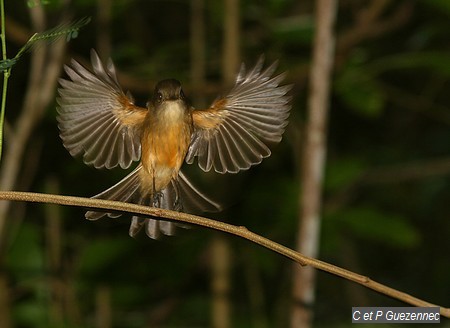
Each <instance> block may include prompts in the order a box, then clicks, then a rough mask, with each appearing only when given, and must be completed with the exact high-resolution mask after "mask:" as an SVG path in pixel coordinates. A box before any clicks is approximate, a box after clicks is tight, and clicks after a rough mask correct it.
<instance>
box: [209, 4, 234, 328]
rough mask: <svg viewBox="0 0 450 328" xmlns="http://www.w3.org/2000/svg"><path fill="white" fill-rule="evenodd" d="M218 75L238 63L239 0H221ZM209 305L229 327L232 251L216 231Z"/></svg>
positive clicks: (229, 76) (226, 78)
mask: <svg viewBox="0 0 450 328" xmlns="http://www.w3.org/2000/svg"><path fill="white" fill-rule="evenodd" d="M223 33H224V35H223V37H224V39H223V57H222V76H223V82H224V84H225V85H229V84H232V82H233V80H234V78H235V74H236V72H237V70H238V67H239V39H240V38H239V0H224V28H223ZM211 256H212V268H211V270H212V282H211V284H212V290H213V297H214V298H213V304H212V305H213V309H212V326H213V327H215V328H227V327H231V326H232V323H231V321H232V320H231V304H230V286H231V283H230V280H231V277H230V276H231V274H230V272H231V267H232V252H231V247H230V244H229V242H228V240H227V239H226V238H225V237H224V236H222V235H219V234H216V235H215V236H214V239H213V241H212V245H211Z"/></svg>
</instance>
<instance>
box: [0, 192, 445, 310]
mask: <svg viewBox="0 0 450 328" xmlns="http://www.w3.org/2000/svg"><path fill="white" fill-rule="evenodd" d="M0 200H13V201H24V202H34V203H47V204H58V205H67V206H78V207H84V208H88V209H94V210H108V211H113V212H123V213H129V214H133V215H141V216H151V217H153V218H160V219H164V220H171V221H177V222H181V223H189V224H193V225H198V226H202V227H206V228H210V229H214V230H218V231H222V232H226V233H229V234H231V235H234V236H238V237H241V238H243V239H247V240H249V241H251V242H253V243H255V244H258V245H261V246H263V247H264V248H267V249H269V250H272V251H274V252H275V253H278V254H280V255H282V256H284V257H287V258H289V259H291V260H293V261H295V262H297V263H298V264H300V265H302V266H311V267H313V268H315V269H318V270H321V271H325V272H328V273H331V274H333V275H336V276H339V277H342V278H344V279H347V280H350V281H353V282H355V283H357V284H360V285H362V286H364V287H367V288H369V289H372V290H374V291H377V292H379V293H380V294H384V295H386V296H389V297H391V298H394V299H397V300H399V301H402V302H405V303H407V304H410V305H413V306H422V307H430V306H439V305H435V304H432V303H429V302H426V301H424V300H421V299H419V298H416V297H414V296H411V295H409V294H406V293H404V292H401V291H398V290H396V289H394V288H391V287H388V286H385V285H383V284H380V283H378V282H376V281H374V280H372V279H370V278H369V277H367V276H363V275H360V274H357V273H354V272H352V271H349V270H346V269H343V268H340V267H338V266H335V265H333V264H330V263H327V262H323V261H320V260H317V259H314V258H311V257H307V256H305V255H303V254H301V253H298V252H296V251H294V250H292V249H290V248H288V247H285V246H283V245H280V244H278V243H276V242H273V241H271V240H269V239H267V238H264V237H262V236H260V235H257V234H255V233H253V232H251V231H249V230H247V229H246V228H245V227H243V226H234V225H231V224H227V223H223V222H220V221H215V220H211V219H207V218H203V217H200V216H196V215H192V214H186V213H181V212H175V211H170V210H164V209H160V208H154V207H146V206H141V205H136V204H130V203H122V202H117V201H111V200H103V199H92V198H82V197H73V196H60V195H50V194H39V193H31V192H17V191H0ZM440 314H441V315H442V316H444V317H446V318H450V308H444V307H440Z"/></svg>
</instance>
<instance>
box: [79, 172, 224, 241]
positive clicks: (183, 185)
mask: <svg viewBox="0 0 450 328" xmlns="http://www.w3.org/2000/svg"><path fill="white" fill-rule="evenodd" d="M141 169H142V166H141V165H139V166H137V167H136V168H135V169H134V170H133V171H132V172H131V173H130V174H128V175H127V176H126V177H125V178H123V179H122V180H121V181H119V182H118V183H117V184H115V185H114V186H112V187H110V188H109V189H107V190H105V191H103V192H102V193H100V194H98V195H95V196H94V197H92V198H97V199H109V200H117V201H122V202H127V203H135V204H140V205H146V206H155V205H156V204H157V206H158V207H160V208H164V209H169V210H175V211H183V212H187V213H201V212H217V211H220V209H221V207H220V205H219V204H217V203H216V202H214V201H213V200H211V199H209V198H208V197H207V196H206V195H204V194H203V193H202V192H201V191H199V190H198V189H197V188H196V187H194V186H193V185H192V183H191V182H189V180H188V179H187V177H186V176H185V175H184V174H183V173H182V172H181V171H179V172H178V178H177V179H172V180H171V181H170V183H169V184H168V185H167V187H166V188H164V189H163V190H161V192H160V193H159V194H158V195H156V196H152V195H142V192H141V188H140V179H139V172H140V170H141ZM154 197H158V200H157V201H155V199H154ZM105 215H107V216H108V217H111V218H117V217H119V216H121V215H122V213H117V212H116V213H106V212H96V211H88V212H86V215H85V216H86V219H88V220H98V219H100V218H101V217H103V216H105ZM143 227H144V228H145V233H146V234H147V236H149V237H150V238H153V239H157V238H159V237H160V236H161V234H164V235H169V236H170V235H174V234H175V223H173V222H169V221H164V220H154V219H150V218H144V217H139V216H133V217H132V218H131V225H130V231H129V233H130V236H132V237H134V236H136V235H137V234H138V232H139V231H140V230H141V229H142V228H143Z"/></svg>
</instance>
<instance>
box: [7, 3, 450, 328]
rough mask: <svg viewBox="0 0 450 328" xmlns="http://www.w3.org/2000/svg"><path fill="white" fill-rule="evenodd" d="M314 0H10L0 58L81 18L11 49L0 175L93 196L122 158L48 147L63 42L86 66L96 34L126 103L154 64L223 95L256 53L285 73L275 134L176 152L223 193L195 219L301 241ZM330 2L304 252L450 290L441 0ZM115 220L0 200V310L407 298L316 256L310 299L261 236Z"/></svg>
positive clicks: (261, 317) (190, 89)
mask: <svg viewBox="0 0 450 328" xmlns="http://www.w3.org/2000/svg"><path fill="white" fill-rule="evenodd" d="M315 5H316V2H315V1H312V0H305V1H298V0H268V1H259V0H224V1H204V0H192V1H188V0H178V1H177V0H174V1H162V0H153V1H148V0H127V1H125V0H73V1H71V0H46V1H39V0H29V1H25V0H23V1H6V4H5V12H6V14H5V15H6V21H5V22H6V24H5V25H6V36H7V52H8V57H9V58H12V57H13V56H14V55H15V54H16V53H17V51H18V50H19V48H20V47H21V46H22V45H23V44H25V42H26V41H27V39H28V38H29V37H30V36H31V35H32V34H33V33H34V32H39V31H43V30H46V29H49V28H52V27H54V26H57V25H60V24H63V23H64V22H66V23H67V22H69V21H75V20H78V19H80V18H82V17H85V16H89V17H91V18H92V21H91V23H90V24H89V25H87V26H86V27H84V28H83V29H81V30H80V31H79V33H78V37H77V38H75V39H73V40H71V41H70V42H65V41H64V40H63V41H62V42H54V43H51V44H47V45H43V46H41V47H36V48H35V49H34V50H33V51H32V52H31V53H30V54H27V55H25V56H23V57H22V58H21V60H20V61H19V62H17V63H16V64H15V65H14V67H13V69H12V71H11V76H10V78H9V85H8V96H7V105H6V122H5V126H4V132H5V138H4V150H3V156H2V161H1V164H0V165H1V170H0V187H1V189H2V190H22V191H35V192H44V193H56V194H62V195H76V196H86V197H90V196H92V195H95V194H97V193H99V192H100V191H103V190H104V189H106V188H108V187H109V186H111V185H113V184H114V183H116V182H117V181H119V180H120V179H121V178H122V177H124V176H125V175H126V173H127V172H124V171H122V170H120V169H115V170H111V171H108V170H95V169H94V168H91V167H88V166H86V165H84V163H83V162H82V160H81V159H80V158H77V159H74V158H72V157H71V156H70V154H69V153H68V152H67V151H66V150H65V149H64V147H63V145H62V142H61V140H60V138H59V136H58V128H57V124H56V119H55V117H56V109H55V106H56V89H57V79H58V78H59V77H61V76H64V73H63V70H62V67H63V65H64V63H68V62H69V60H70V58H75V59H77V60H78V61H80V62H81V63H83V64H85V65H89V52H90V49H91V48H95V49H96V50H97V51H98V52H99V53H100V55H101V57H102V58H104V59H105V58H108V57H111V58H112V59H113V60H114V63H115V65H116V68H117V70H118V75H119V80H120V82H121V84H122V86H123V88H124V89H125V90H129V91H130V92H131V93H132V94H133V95H134V96H135V98H136V103H137V104H139V105H141V106H144V105H145V102H146V101H147V100H148V99H149V97H150V96H151V92H152V90H153V87H154V85H155V84H156V82H157V81H158V80H161V79H164V78H169V77H174V78H177V79H179V80H180V81H181V82H182V84H183V85H184V90H185V93H186V94H187V95H188V96H189V97H190V98H191V100H192V104H193V105H194V106H195V107H197V108H204V107H205V106H207V105H208V104H210V103H211V102H212V101H213V100H214V99H215V98H216V96H217V95H220V94H222V95H223V94H226V93H227V91H228V90H229V89H230V85H232V83H233V78H234V76H235V74H236V72H237V71H238V65H239V64H240V63H241V62H245V63H246V64H247V66H248V67H251V66H252V65H254V63H256V61H257V59H258V58H259V56H260V55H261V54H264V55H265V58H266V60H267V62H272V61H274V60H279V69H278V72H280V73H281V72H283V71H287V77H286V81H287V82H286V83H290V84H293V89H292V92H291V94H292V96H293V100H292V112H291V117H290V123H289V126H288V127H287V129H286V132H285V135H284V139H283V140H282V142H281V143H280V144H279V145H277V146H276V147H274V148H273V153H272V156H271V157H270V158H268V159H266V160H264V161H263V162H262V164H260V165H259V166H256V167H253V168H252V169H251V170H249V171H248V172H245V173H242V174H239V175H235V176H229V175H228V176H225V177H223V176H219V177H218V174H214V173H210V174H204V173H203V172H201V170H200V169H199V168H198V167H197V166H196V165H191V166H190V167H189V168H187V169H188V170H189V172H190V175H191V176H193V177H194V179H196V182H197V184H200V185H201V186H202V189H203V190H204V191H206V192H207V193H208V194H209V195H211V197H213V198H214V199H217V200H219V201H220V202H222V203H223V204H225V205H226V207H227V208H226V210H225V211H224V212H222V213H218V214H206V215H205V216H208V217H212V218H215V219H218V220H223V221H225V222H228V223H231V224H236V225H243V226H246V227H247V228H248V229H249V230H251V231H253V232H256V233H258V234H261V235H263V236H265V237H267V238H269V239H272V240H274V241H276V242H279V243H281V244H283V245H286V246H288V247H291V248H296V247H297V246H296V245H297V236H298V232H297V231H298V230H299V227H300V226H301V222H300V221H301V219H302V215H301V213H302V212H301V211H300V209H301V206H300V203H299V202H300V200H301V195H302V193H304V192H305V190H304V189H302V180H303V179H301V177H302V176H303V175H304V174H302V168H303V167H304V165H302V163H305V162H306V161H307V160H308V157H307V156H305V155H304V140H305V131H306V128H305V127H306V126H307V124H308V120H307V119H308V115H307V111H308V101H309V100H308V98H309V97H310V89H309V86H310V82H309V77H310V69H311V62H312V60H311V58H312V53H313V40H314V31H315V30H316V28H317V24H318V20H317V19H316V18H315V17H316V16H315V11H316V8H315ZM336 15H337V16H336V23H335V24H334V35H335V40H334V45H335V49H334V55H333V72H332V75H331V81H330V83H331V84H330V97H329V99H328V101H327V102H328V103H329V107H330V108H329V112H328V117H326V121H327V122H328V123H327V126H326V130H324V131H322V132H323V137H324V138H326V144H325V146H326V154H327V155H326V162H325V164H324V180H323V183H322V184H321V186H320V188H321V191H320V194H321V195H322V197H321V199H322V202H321V206H320V217H321V219H320V224H319V226H320V230H319V232H318V234H317V236H316V237H317V238H316V245H315V247H316V249H317V251H318V253H317V257H318V258H320V259H321V260H324V261H328V262H331V263H333V264H335V265H338V266H341V267H344V268H346V269H349V270H352V271H355V272H357V273H360V274H363V275H367V276H370V277H371V278H373V279H374V280H376V281H378V282H381V283H384V284H387V285H389V286H390V287H393V288H396V289H399V290H402V291H405V292H407V293H410V294H412V295H414V296H416V297H419V298H422V299H425V300H427V301H430V302H432V303H435V304H440V305H442V306H447V307H448V306H450V297H449V295H450V278H449V277H450V261H449V256H448V249H450V238H449V236H450V220H449V219H450V201H449V199H450V83H449V81H450V80H449V79H450V42H449V40H450V2H449V1H448V0H423V1H419V0H417V1H409V0H408V1H392V0H391V1H389V0H373V1H357V0H342V1H340V2H339V3H338V7H337V14H336ZM128 225H129V218H126V217H122V218H120V219H117V220H113V219H103V220H100V221H95V222H89V221H87V220H85V219H84V211H83V210H82V209H80V208H71V207H59V206H46V205H35V204H24V203H7V202H1V203H0V322H1V323H0V326H1V327H3V328H10V327H102V328H108V327H209V326H214V327H286V326H290V322H291V316H292V312H293V311H295V310H296V308H297V310H298V307H300V308H301V309H300V310H301V311H307V312H309V314H310V315H312V316H310V319H309V320H307V321H305V322H304V326H309V325H312V326H316V327H323V326H326V327H332V326H346V325H348V324H349V322H350V320H351V318H350V313H351V307H352V306H404V304H403V303H400V302H398V301H395V300H392V299H390V298H388V297H386V296H383V295H380V294H377V293H375V292H373V291H371V290H368V289H365V288H363V287H361V286H359V285H356V284H354V283H350V282H348V281H346V280H343V279H341V278H338V277H336V276H333V275H329V274H326V273H322V272H316V276H315V285H314V284H313V285H312V286H311V288H312V289H313V290H315V292H314V293H315V299H313V300H310V301H305V300H302V299H297V298H296V297H295V296H294V294H293V291H292V290H293V285H294V282H293V281H294V279H295V277H294V274H293V268H294V264H293V263H292V262H291V261H289V260H287V259H285V258H283V257H281V256H279V255H277V254H274V253H272V252H269V251H267V250H265V249H263V248H261V247H259V246H256V245H254V244H251V243H249V242H247V241H244V240H240V239H238V238H236V237H233V236H228V235H223V234H219V233H216V232H214V231H210V230H206V229H203V228H198V227H192V228H191V229H178V233H177V236H176V237H165V238H163V239H161V240H159V241H154V240H150V239H149V238H147V237H145V235H144V234H142V236H140V237H139V238H137V239H132V238H130V237H129V236H128ZM311 318H312V319H311ZM311 320H312V321H311ZM441 320H444V319H441ZM447 323H448V322H447Z"/></svg>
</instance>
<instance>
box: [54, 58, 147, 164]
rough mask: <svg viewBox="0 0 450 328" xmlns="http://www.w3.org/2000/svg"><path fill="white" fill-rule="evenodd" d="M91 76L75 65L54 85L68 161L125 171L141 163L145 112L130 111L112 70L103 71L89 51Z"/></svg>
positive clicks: (109, 67) (110, 65)
mask: <svg viewBox="0 0 450 328" xmlns="http://www.w3.org/2000/svg"><path fill="white" fill-rule="evenodd" d="M91 63H92V69H93V72H91V71H89V70H88V69H86V68H84V67H83V66H82V65H81V64H79V63H78V62H76V61H75V60H72V61H71V64H70V66H66V67H65V71H66V73H67V76H68V77H69V78H70V80H65V79H60V81H59V83H60V86H61V88H60V89H59V90H58V91H59V98H58V100H57V101H58V109H57V110H58V118H57V119H58V126H59V129H60V136H61V139H62V140H63V143H64V146H65V147H66V148H67V149H68V151H69V152H70V154H71V155H72V156H76V155H79V154H82V155H83V160H84V162H85V163H86V164H90V165H93V166H94V167H96V168H103V167H106V168H108V169H110V168H113V167H116V166H117V165H120V167H122V168H128V167H129V166H130V165H131V163H132V162H133V161H138V160H139V159H140V157H141V144H140V133H141V127H142V123H143V121H144V119H145V116H146V114H147V109H145V108H141V107H138V106H135V105H134V103H133V100H132V99H131V98H130V97H128V96H127V95H126V94H125V93H124V92H123V90H122V88H121V87H120V85H119V83H118V80H117V76H116V71H115V68H114V65H113V63H112V61H111V60H109V62H108V64H107V66H106V68H105V66H104V65H103V64H102V62H101V61H100V59H99V57H98V55H97V53H96V52H95V51H94V50H92V51H91Z"/></svg>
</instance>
